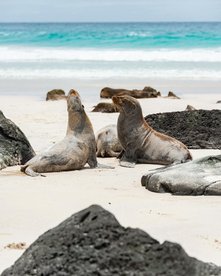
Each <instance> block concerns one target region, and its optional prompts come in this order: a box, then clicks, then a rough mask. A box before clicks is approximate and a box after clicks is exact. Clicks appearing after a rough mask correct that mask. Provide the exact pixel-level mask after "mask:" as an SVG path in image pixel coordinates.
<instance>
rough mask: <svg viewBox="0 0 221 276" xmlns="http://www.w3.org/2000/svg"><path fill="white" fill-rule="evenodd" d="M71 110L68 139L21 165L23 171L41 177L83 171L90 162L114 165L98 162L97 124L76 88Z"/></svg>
mask: <svg viewBox="0 0 221 276" xmlns="http://www.w3.org/2000/svg"><path fill="white" fill-rule="evenodd" d="M67 110H68V126H67V133H66V136H65V137H64V139H63V140H62V141H60V142H59V143H57V144H55V145H54V146H53V147H51V148H50V149H49V150H47V151H45V152H43V153H40V154H38V155H36V156H35V157H33V158H32V159H31V160H29V161H28V162H27V163H26V164H25V165H24V166H22V167H21V171H23V172H25V173H26V174H27V175H30V176H38V175H39V174H41V173H46V172H59V171H69V170H79V169H82V168H83V167H84V165H85V164H86V163H88V164H89V166H90V167H91V168H95V167H103V168H111V167H108V166H105V165H100V164H98V162H97V158H96V142H95V136H94V131H93V127H92V125H91V122H90V120H89V118H88V116H87V114H86V113H85V110H84V106H83V105H82V103H81V99H80V96H79V94H78V92H77V91H75V90H73V89H71V90H70V92H69V94H68V97H67Z"/></svg>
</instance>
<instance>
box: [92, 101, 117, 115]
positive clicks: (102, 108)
mask: <svg viewBox="0 0 221 276" xmlns="http://www.w3.org/2000/svg"><path fill="white" fill-rule="evenodd" d="M92 112H103V113H114V112H119V110H118V109H117V107H116V105H115V104H113V103H98V104H97V105H96V106H94V109H93V110H92Z"/></svg>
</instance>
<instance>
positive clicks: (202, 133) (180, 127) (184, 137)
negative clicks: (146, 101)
mask: <svg viewBox="0 0 221 276" xmlns="http://www.w3.org/2000/svg"><path fill="white" fill-rule="evenodd" d="M145 120H146V121H147V122H148V123H149V124H150V126H151V127H153V128H154V129H155V130H157V131H159V132H162V133H165V134H167V135H169V136H173V137H175V138H176V139H178V140H179V141H181V142H182V143H184V144H185V145H186V146H187V147H188V148H190V149H221V139H220V137H221V110H216V109H214V110H202V109H201V110H193V111H181V112H166V113H157V114H151V115H148V116H146V117H145Z"/></svg>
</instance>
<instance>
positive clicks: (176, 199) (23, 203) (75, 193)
mask: <svg viewBox="0 0 221 276" xmlns="http://www.w3.org/2000/svg"><path fill="white" fill-rule="evenodd" d="M105 81H106V80H102V81H100V82H97V81H94V82H91V84H90V82H89V81H88V82H86V81H79V80H78V81H76V80H75V81H74V80H68V81H67V80H59V79H57V80H28V81H26V80H16V81H12V80H5V81H3V82H1V85H0V110H2V111H3V113H4V114H5V116H6V117H7V118H9V119H11V120H12V121H13V122H15V123H16V124H17V125H18V126H19V127H20V128H21V130H22V131H23V132H24V133H25V135H26V136H27V138H28V140H29V141H30V143H31V144H32V146H33V148H34V149H35V151H36V152H40V151H42V150H44V149H45V148H47V147H49V146H50V145H52V144H54V143H55V142H58V141H59V140H61V139H62V138H63V137H64V135H65V132H66V124H67V111H66V102H65V101H63V100H61V101H56V102H46V101H45V97H46V92H47V91H48V90H50V89H53V88H63V89H64V90H65V91H66V93H67V92H68V91H69V89H70V88H75V89H76V90H78V91H79V93H80V95H81V96H82V99H83V104H85V109H86V112H87V114H88V116H89V118H90V120H91V122H92V125H93V127H94V131H95V132H96V131H97V130H98V129H100V128H101V127H103V126H105V125H107V124H111V123H116V122H117V118H118V113H113V114H104V113H93V112H90V111H91V109H92V106H93V105H94V104H97V103H98V102H99V101H100V99H99V93H100V90H101V88H103V87H104V86H112V87H118V86H119V87H120V86H121V87H123V88H131V89H132V88H137V89H139V88H141V89H143V87H144V86H145V85H150V86H152V87H153V88H155V89H157V90H161V92H162V95H163V96H166V95H167V93H168V91H169V90H171V91H173V92H174V93H175V94H176V95H177V96H180V97H181V99H180V100H177V99H167V98H151V99H141V100H139V101H140V103H141V105H142V109H143V114H144V115H145V116H146V115H147V114H151V113H157V112H166V111H179V110H184V109H185V107H186V105H187V103H188V104H191V105H193V106H195V107H197V108H206V109H209V110H211V109H214V108H216V109H221V104H216V101H217V100H221V98H220V93H219V92H220V90H221V84H220V83H218V82H213V81H212V82H207V81H199V82H195V81H189V82H185V81H184V82H183V81H180V82H176V81H174V82H173V81H172V80H171V81H170V80H167V81H165V82H164V81H163V80H161V81H159V82H158V84H157V80H155V81H156V82H152V81H150V80H148V81H147V82H146V81H143V82H137V80H128V81H127V82H126V80H125V82H122V81H119V80H118V82H117V81H116V82H113V80H109V82H105ZM111 81H112V83H111ZM126 84H127V85H126ZM155 84H156V85H155ZM184 84H186V86H185V85H184ZM58 85H59V86H58ZM60 85H61V86H62V87H60ZM211 87H213V88H214V91H217V93H212V94H210V93H208V89H209V88H211ZM161 88H162V89H161ZM174 88H175V89H174ZM4 89H5V90H4ZM43 89H44V91H43ZM194 89H195V91H196V90H197V91H198V93H195V94H194V93H193V92H194ZM167 90H168V91H167ZM166 91H167V93H166ZM181 91H184V92H183V94H182V93H181ZM185 91H188V92H189V93H187V92H185ZM201 91H204V93H203V94H200V92H201ZM3 92H4V93H3ZM15 95H16V96H15ZM109 101H110V100H109ZM191 153H192V154H193V158H194V159H196V158H199V157H203V156H206V155H210V154H221V150H191ZM99 162H100V163H103V164H108V165H113V166H115V169H114V170H107V169H89V168H88V167H85V168H84V169H83V170H80V171H70V172H59V173H49V174H47V177H45V178H38V177H37V178H31V177H28V176H26V175H24V174H23V173H21V172H20V167H19V166H14V167H8V168H6V169H4V170H2V171H0V179H1V181H0V209H1V210H5V212H1V213H0V229H1V231H0V259H1V262H0V273H1V272H2V271H3V270H4V269H6V268H7V267H8V266H10V265H12V264H13V262H14V261H15V260H16V259H17V258H18V257H19V256H20V255H21V254H22V253H23V250H13V249H5V248H4V247H5V246H6V245H7V244H9V243H13V242H16V243H19V242H26V243H27V244H28V245H30V243H32V242H33V241H34V240H35V239H36V238H37V237H38V236H39V235H41V234H43V233H44V232H45V231H47V230H48V229H49V228H52V227H54V226H56V225H57V224H59V223H61V222H62V221H63V220H64V219H66V218H68V217H69V216H70V215H72V214H74V213H76V212H77V211H80V210H81V209H83V208H86V207H88V206H89V205H91V204H99V205H101V206H102V207H104V208H105V209H107V210H109V211H111V212H112V213H113V214H114V215H115V216H116V218H117V219H118V220H119V222H120V223H121V224H122V225H123V226H126V227H127V226H129V227H134V228H140V229H142V230H144V231H146V232H147V233H148V234H150V235H151V236H152V237H153V238H155V239H157V240H159V241H160V242H163V241H164V240H169V241H172V242H177V243H180V244H181V245H182V246H183V247H184V249H185V250H186V252H187V253H188V254H189V255H190V256H193V257H196V258H198V259H199V260H202V261H205V262H213V263H215V264H217V265H221V261H220V254H221V237H220V230H221V222H220V220H219V219H217V218H218V217H219V216H220V212H221V203H220V197H218V196H195V197H193V196H172V195H170V194H155V193H152V192H149V191H148V190H146V189H145V188H144V187H142V186H141V183H140V179H141V176H142V175H143V174H146V173H147V172H148V171H149V170H152V169H154V168H157V167H159V166H157V165H145V164H139V165H136V167H135V168H134V169H128V168H123V167H120V166H119V164H118V160H116V159H115V158H105V159H102V158H99Z"/></svg>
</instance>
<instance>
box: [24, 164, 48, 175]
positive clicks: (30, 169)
mask: <svg viewBox="0 0 221 276" xmlns="http://www.w3.org/2000/svg"><path fill="white" fill-rule="evenodd" d="M24 173H25V174H27V175H29V176H31V177H36V176H43V177H46V176H45V175H43V174H41V173H37V172H35V171H33V170H32V168H31V167H29V166H28V167H26V169H25V170H24Z"/></svg>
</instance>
